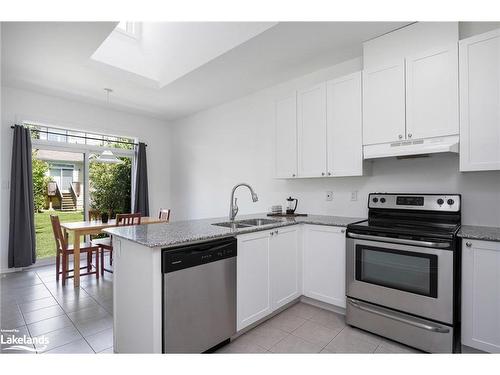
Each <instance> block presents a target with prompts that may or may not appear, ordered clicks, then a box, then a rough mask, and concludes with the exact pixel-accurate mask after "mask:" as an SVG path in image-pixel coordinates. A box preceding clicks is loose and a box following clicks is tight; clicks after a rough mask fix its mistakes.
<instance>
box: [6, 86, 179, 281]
mask: <svg viewBox="0 0 500 375" xmlns="http://www.w3.org/2000/svg"><path fill="white" fill-rule="evenodd" d="M1 94H2V95H1V96H2V101H1V103H2V122H1V128H0V140H1V142H0V143H1V154H0V156H1V184H0V186H1V190H0V193H1V194H0V195H1V196H0V202H1V207H2V210H0V216H1V223H2V225H1V226H0V272H2V271H5V269H6V268H7V252H8V231H9V226H8V222H9V221H8V217H9V210H8V208H9V194H10V191H9V189H8V183H9V180H10V159H11V152H12V130H11V129H10V127H11V126H12V125H14V124H15V123H16V121H20V120H22V119H28V120H32V121H36V120H38V121H40V122H47V123H50V124H53V125H56V126H62V127H68V128H75V129H82V130H88V131H95V132H99V133H104V134H112V135H123V136H129V137H137V138H139V140H141V141H143V142H146V143H147V145H148V148H147V158H148V178H149V204H150V210H151V211H152V212H155V211H156V210H157V209H158V208H159V207H169V206H170V196H169V182H170V162H169V146H170V135H169V127H168V123H166V122H165V121H160V120H157V119H153V118H148V117H142V116H137V115H133V114H128V113H125V112H118V111H114V110H108V109H106V108H103V107H97V106H92V105H88V104H83V103H79V102H76V101H71V100H66V99H61V98H56V97H53V96H48V95H43V94H40V93H37V92H32V91H26V90H20V89H16V88H10V87H5V86H3V87H2V93H1Z"/></svg>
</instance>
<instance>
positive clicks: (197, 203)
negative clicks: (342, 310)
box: [171, 59, 500, 226]
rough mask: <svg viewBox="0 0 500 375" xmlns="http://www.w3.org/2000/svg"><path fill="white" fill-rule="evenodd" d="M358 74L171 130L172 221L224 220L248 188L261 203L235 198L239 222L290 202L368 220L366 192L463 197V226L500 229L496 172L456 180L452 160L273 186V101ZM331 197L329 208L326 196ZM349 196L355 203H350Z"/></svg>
mask: <svg viewBox="0 0 500 375" xmlns="http://www.w3.org/2000/svg"><path fill="white" fill-rule="evenodd" d="M360 69H361V59H354V60H351V61H348V62H345V63H343V64H340V65H337V66H334V67H331V68H329V69H326V70H322V71H320V72H316V73H314V74H310V75H308V76H304V77H301V78H299V79H296V80H294V81H290V82H287V83H285V84H282V85H279V86H276V87H272V88H269V89H266V90H264V91H261V92H258V93H256V94H253V95H250V96H247V97H245V98H242V99H239V100H236V101H233V102H230V103H226V104H223V105H221V106H218V107H215V108H212V109H209V110H206V111H203V112H200V113H198V114H195V115H193V116H190V117H187V118H185V119H182V120H179V121H176V122H174V123H173V125H172V133H171V137H172V184H171V185H172V190H171V198H172V203H173V206H172V208H173V214H174V215H173V217H174V218H175V219H181V218H182V219H187V218H202V217H214V216H226V215H227V214H228V210H229V207H228V206H229V194H230V191H231V188H232V186H233V185H234V184H235V183H237V182H241V181H245V182H248V183H250V184H251V185H252V186H253V187H254V188H255V190H256V192H257V194H258V195H259V202H257V203H252V201H251V198H250V194H249V192H248V191H244V190H243V189H244V188H240V189H242V190H241V191H238V193H237V196H238V197H239V200H238V204H239V206H240V214H245V213H258V212H266V211H269V210H270V206H271V205H273V204H282V205H285V203H286V202H285V199H286V198H287V197H288V196H289V195H292V196H294V197H296V198H298V199H299V205H298V210H299V211H300V212H304V213H312V214H329V215H341V216H355V217H359V216H362V217H364V216H366V215H367V208H366V206H367V194H368V193H369V192H423V193H424V192H437V193H462V194H463V222H464V223H466V224H476V225H491V226H500V172H479V173H478V172H474V173H459V172H458V156H457V155H450V154H446V155H435V156H432V157H429V158H421V159H406V160H397V159H395V158H389V159H379V160H377V161H374V162H373V165H372V172H371V175H370V176H366V177H346V178H325V179H302V180H299V179H297V180H276V179H274V178H273V175H274V109H273V100H274V99H275V98H276V97H278V96H280V95H282V94H284V93H286V92H288V91H289V90H292V89H296V88H300V87H302V86H306V85H309V84H314V83H316V82H319V81H321V80H324V79H330V78H334V77H337V76H341V75H344V74H347V73H350V72H353V71H356V70H360ZM326 191H333V193H334V199H333V201H332V202H326V201H325V192H326ZM351 191H358V200H357V201H355V202H352V201H350V193H351Z"/></svg>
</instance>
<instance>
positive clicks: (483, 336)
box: [462, 239, 500, 353]
mask: <svg viewBox="0 0 500 375" xmlns="http://www.w3.org/2000/svg"><path fill="white" fill-rule="evenodd" d="M462 344H464V345H467V346H470V347H473V348H476V349H479V350H484V351H487V352H490V353H500V243H499V242H493V241H478V240H468V239H463V248H462Z"/></svg>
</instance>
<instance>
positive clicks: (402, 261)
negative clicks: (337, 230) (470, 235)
mask: <svg viewBox="0 0 500 375" xmlns="http://www.w3.org/2000/svg"><path fill="white" fill-rule="evenodd" d="M460 206H461V197H460V195H457V194H449V195H446V194H387V193H384V194H377V193H373V194H369V197H368V209H369V210H368V212H369V214H368V220H366V221H362V222H358V223H354V224H350V225H348V226H347V234H346V238H347V239H346V241H347V242H346V251H347V254H346V295H347V311H346V321H347V323H348V324H349V325H352V326H356V327H359V328H362V329H365V330H367V331H371V332H374V333H376V334H379V335H381V336H385V337H387V338H390V339H393V340H395V341H399V342H401V343H403V344H406V345H409V346H413V347H415V348H418V349H421V350H423V351H427V352H431V353H452V352H458V351H460V299H459V296H460V293H459V292H460V250H459V246H458V241H457V237H456V233H457V231H458V229H459V227H460V220H461V208H460Z"/></svg>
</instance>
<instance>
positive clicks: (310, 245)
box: [302, 225, 345, 308]
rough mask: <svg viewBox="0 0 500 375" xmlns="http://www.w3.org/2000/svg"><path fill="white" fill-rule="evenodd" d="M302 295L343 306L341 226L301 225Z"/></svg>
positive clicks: (343, 264) (343, 279)
mask: <svg viewBox="0 0 500 375" xmlns="http://www.w3.org/2000/svg"><path fill="white" fill-rule="evenodd" d="M303 233H304V234H303V235H304V239H303V248H302V254H303V255H302V258H303V275H304V276H303V277H304V278H303V282H304V295H305V296H307V297H311V298H314V299H317V300H319V301H323V302H326V303H330V304H333V305H336V306H339V307H343V308H345V229H344V228H337V227H326V226H311V225H307V226H305V227H304V232H303Z"/></svg>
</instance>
